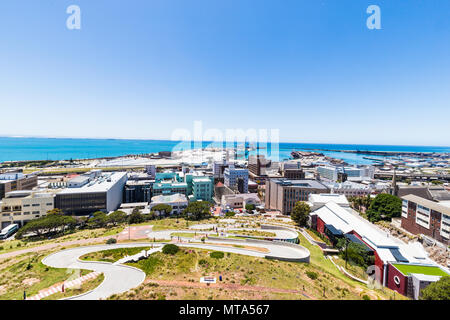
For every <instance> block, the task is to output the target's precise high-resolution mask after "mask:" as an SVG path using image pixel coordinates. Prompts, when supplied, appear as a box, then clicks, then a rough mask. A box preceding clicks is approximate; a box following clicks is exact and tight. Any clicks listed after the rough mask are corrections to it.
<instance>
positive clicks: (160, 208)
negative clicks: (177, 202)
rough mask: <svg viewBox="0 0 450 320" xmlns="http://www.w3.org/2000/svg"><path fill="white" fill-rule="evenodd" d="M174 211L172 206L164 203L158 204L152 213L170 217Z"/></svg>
mask: <svg viewBox="0 0 450 320" xmlns="http://www.w3.org/2000/svg"><path fill="white" fill-rule="evenodd" d="M172 210H173V209H172V206H170V205H168V204H163V203H161V204H157V205H156V206H154V207H153V208H152V212H154V213H157V215H158V216H161V215H162V216H168V215H169V214H170V213H171V212H172Z"/></svg>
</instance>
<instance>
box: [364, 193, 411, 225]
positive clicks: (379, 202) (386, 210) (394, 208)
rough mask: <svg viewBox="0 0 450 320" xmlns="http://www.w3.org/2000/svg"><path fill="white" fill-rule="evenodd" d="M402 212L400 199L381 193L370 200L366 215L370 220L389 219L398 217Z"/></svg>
mask: <svg viewBox="0 0 450 320" xmlns="http://www.w3.org/2000/svg"><path fill="white" fill-rule="evenodd" d="M401 213H402V200H401V199H400V198H398V197H396V196H393V195H390V194H387V193H381V194H379V195H377V196H376V197H375V199H373V200H372V203H371V204H370V206H369V210H367V217H368V218H369V220H370V221H372V222H376V221H379V220H382V219H384V220H391V219H392V218H395V217H400V215H401Z"/></svg>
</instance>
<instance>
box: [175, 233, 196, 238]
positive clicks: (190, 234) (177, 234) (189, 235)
mask: <svg viewBox="0 0 450 320" xmlns="http://www.w3.org/2000/svg"><path fill="white" fill-rule="evenodd" d="M198 234H200V232H199V233H198ZM170 235H171V236H172V237H183V238H193V237H194V236H195V233H194V232H192V233H191V232H173V233H171V234H170Z"/></svg>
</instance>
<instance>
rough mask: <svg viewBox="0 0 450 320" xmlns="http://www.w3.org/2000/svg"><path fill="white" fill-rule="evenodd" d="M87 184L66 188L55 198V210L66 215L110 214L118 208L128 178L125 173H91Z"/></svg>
mask: <svg viewBox="0 0 450 320" xmlns="http://www.w3.org/2000/svg"><path fill="white" fill-rule="evenodd" d="M92 177H93V178H91V179H90V181H89V183H88V184H85V185H83V186H81V187H78V188H76V187H74V188H66V189H63V190H61V191H59V192H58V193H56V196H55V208H58V209H61V210H62V211H63V212H65V213H68V214H76V215H78V214H80V215H86V214H91V213H93V212H95V211H99V210H100V211H105V212H110V211H114V210H116V209H117V208H119V206H120V204H121V203H122V199H123V190H124V187H125V183H126V182H127V179H128V176H127V173H126V172H113V173H111V172H107V173H101V172H100V173H98V172H93V173H92Z"/></svg>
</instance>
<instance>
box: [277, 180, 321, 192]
mask: <svg viewBox="0 0 450 320" xmlns="http://www.w3.org/2000/svg"><path fill="white" fill-rule="evenodd" d="M272 181H274V182H275V183H276V184H279V185H282V186H286V187H303V188H311V189H324V190H327V187H326V186H324V185H323V184H321V183H320V182H318V181H316V180H289V179H272Z"/></svg>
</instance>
